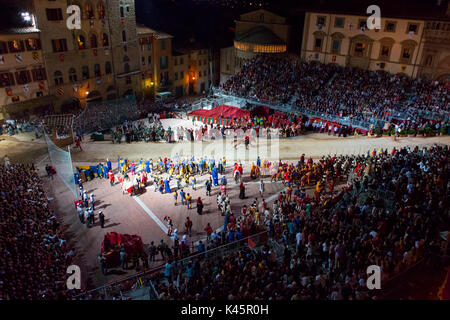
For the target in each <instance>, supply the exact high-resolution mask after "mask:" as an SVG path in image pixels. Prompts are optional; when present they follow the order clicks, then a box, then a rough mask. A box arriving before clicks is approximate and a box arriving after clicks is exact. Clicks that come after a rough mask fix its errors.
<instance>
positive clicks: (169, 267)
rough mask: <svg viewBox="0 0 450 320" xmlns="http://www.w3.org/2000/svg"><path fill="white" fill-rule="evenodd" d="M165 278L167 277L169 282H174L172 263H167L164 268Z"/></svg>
mask: <svg viewBox="0 0 450 320" xmlns="http://www.w3.org/2000/svg"><path fill="white" fill-rule="evenodd" d="M164 277H166V279H167V281H169V282H172V265H171V263H170V261H167V262H166V264H165V266H164Z"/></svg>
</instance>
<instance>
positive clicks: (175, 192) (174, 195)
mask: <svg viewBox="0 0 450 320" xmlns="http://www.w3.org/2000/svg"><path fill="white" fill-rule="evenodd" d="M173 200H174V202H175V205H177V203H178V192H177V190H175V191H174V192H173Z"/></svg>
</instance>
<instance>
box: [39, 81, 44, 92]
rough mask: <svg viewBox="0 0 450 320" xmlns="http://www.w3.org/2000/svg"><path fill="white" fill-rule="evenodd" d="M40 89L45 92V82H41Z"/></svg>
mask: <svg viewBox="0 0 450 320" xmlns="http://www.w3.org/2000/svg"><path fill="white" fill-rule="evenodd" d="M39 89H41V90H44V89H45V83H44V81H39Z"/></svg>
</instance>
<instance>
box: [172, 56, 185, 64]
mask: <svg viewBox="0 0 450 320" xmlns="http://www.w3.org/2000/svg"><path fill="white" fill-rule="evenodd" d="M178 62H180V65H183V64H184V59H183V57H180V60H178V59H177V58H174V59H173V64H174V65H176V66H177V65H178Z"/></svg>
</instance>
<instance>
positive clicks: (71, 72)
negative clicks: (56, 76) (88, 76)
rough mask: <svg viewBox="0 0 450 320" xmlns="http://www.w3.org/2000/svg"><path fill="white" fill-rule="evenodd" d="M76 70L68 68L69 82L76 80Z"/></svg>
mask: <svg viewBox="0 0 450 320" xmlns="http://www.w3.org/2000/svg"><path fill="white" fill-rule="evenodd" d="M77 80H78V79H77V71H76V70H75V68H70V69H69V81H70V82H77Z"/></svg>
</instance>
